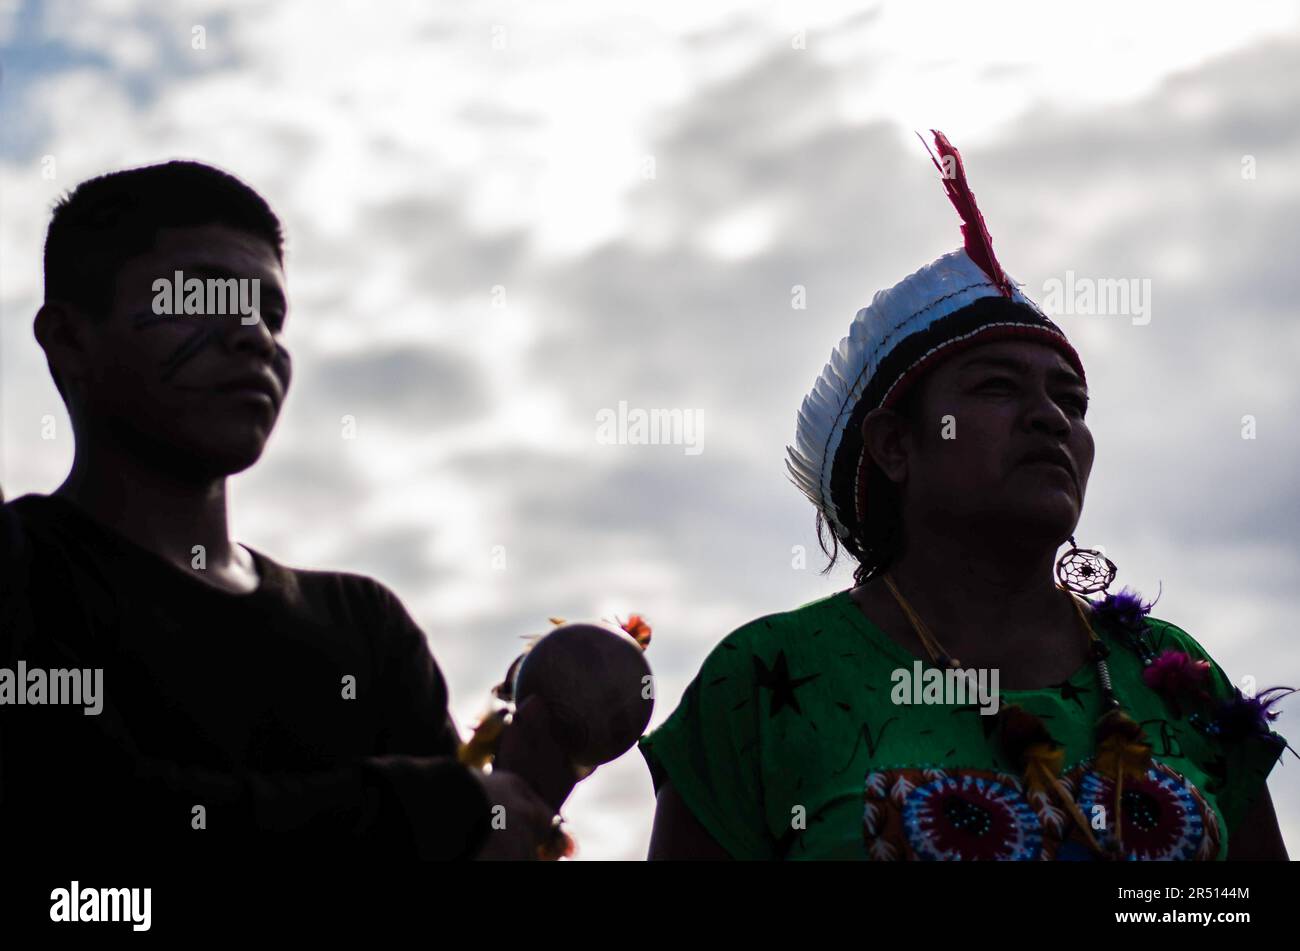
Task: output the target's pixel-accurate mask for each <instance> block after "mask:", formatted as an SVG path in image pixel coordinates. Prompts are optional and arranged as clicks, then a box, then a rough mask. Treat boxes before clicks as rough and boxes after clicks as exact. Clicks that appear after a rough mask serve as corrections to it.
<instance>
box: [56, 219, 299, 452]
mask: <svg viewBox="0 0 1300 951" xmlns="http://www.w3.org/2000/svg"><path fill="white" fill-rule="evenodd" d="M177 271H180V272H182V274H183V276H184V281H185V282H186V283H188V282H189V281H190V280H191V279H194V278H198V279H200V280H202V281H204V284H205V287H206V286H207V281H208V279H217V280H225V281H227V283H226V284H225V285H224V286H225V287H227V288H233V287H234V286H235V285H231V284H229V282H228V279H231V278H233V279H235V280H237V281H246V282H248V283H247V284H244V285H243V287H244V290H245V292H246V295H245V300H246V301H247V300H254V299H255V300H256V301H257V303H258V307H257V308H256V310H254V311H253V313H252V314H250V315H247V316H245V315H241V314H240V313H239V312H238V308H237V307H229V308H227V309H229V310H231V311H233V312H230V313H226V314H221V315H214V314H208V313H205V314H198V315H187V314H184V313H180V314H172V315H167V314H160V313H158V312H157V311H158V310H159V309H160V308H159V306H158V301H157V299H158V297H159V293H160V292H159V290H158V289H157V288H156V286H155V282H156V281H158V280H160V279H165V280H166V281H167V283H168V287H170V286H171V285H172V284H174V283H175V273H176V272H177ZM254 279H256V280H257V281H258V284H257V285H256V297H255V298H253V297H251V296H250V295H249V294H248V293H247V292H249V291H251V290H252V289H253V287H254V285H252V283H251V282H252V281H253V280H254ZM166 293H167V296H169V297H172V299H173V300H174V299H175V298H174V297H173V296H172V295H171V292H170V291H167V292H166ZM182 297H183V295H182ZM206 300H207V297H206V295H205V301H206ZM226 300H227V303H233V302H234V301H237V300H238V297H234V296H232V297H228V298H226ZM286 312H287V296H286V293H285V285H284V270H283V268H282V267H281V265H280V263H279V261H278V260H277V259H276V255H275V251H274V249H273V248H272V247H271V245H270V244H269V243H268V242H267V241H266V240H264V239H262V238H259V237H258V236H256V235H254V234H251V233H247V232H244V231H238V230H234V229H232V228H229V227H226V226H224V225H203V226H200V227H191V228H164V229H161V230H160V231H159V233H158V238H157V241H156V242H155V243H154V247H153V249H152V250H151V251H149V252H147V253H145V254H142V255H139V256H137V257H135V258H132V259H131V260H129V261H128V262H127V263H126V265H125V266H124V267H123V268H122V270H121V271H119V272H118V277H117V284H116V289H115V294H114V298H113V301H112V306H111V310H110V312H109V314H108V315H107V319H104V320H99V321H93V329H92V331H91V338H90V339H91V343H90V346H89V347H88V348H87V349H88V353H87V358H86V359H87V372H86V375H85V380H84V391H83V394H82V397H81V400H82V414H83V416H84V418H85V420H86V421H87V422H88V423H89V424H90V425H91V426H93V427H94V429H95V430H97V431H105V432H108V433H110V434H111V435H112V437H113V438H116V439H119V440H122V441H123V443H124V444H126V445H129V446H130V447H131V448H132V449H133V451H136V452H143V453H146V454H149V455H151V456H153V457H154V458H155V459H159V461H161V462H162V463H163V464H164V465H165V466H168V467H172V466H176V467H179V468H182V469H183V470H185V471H187V472H190V473H194V474H201V475H210V476H224V475H229V474H232V473H235V472H239V471H241V470H243V469H246V468H248V467H249V466H251V465H252V464H253V463H254V462H256V461H257V459H258V457H259V456H261V454H262V450H263V448H264V447H265V445H266V440H267V438H268V437H269V436H270V434H271V430H272V428H274V426H275V422H276V419H277V418H278V417H279V414H280V407H281V405H282V404H283V401H284V396H285V393H286V392H287V391H288V388H289V380H290V373H291V370H290V361H289V354H288V352H287V351H286V350H285V349H284V347H283V346H282V345H281V342H280V336H281V332H282V331H283V328H284V321H285V317H286ZM254 318H256V319H254ZM159 454H161V456H160V455H159Z"/></svg>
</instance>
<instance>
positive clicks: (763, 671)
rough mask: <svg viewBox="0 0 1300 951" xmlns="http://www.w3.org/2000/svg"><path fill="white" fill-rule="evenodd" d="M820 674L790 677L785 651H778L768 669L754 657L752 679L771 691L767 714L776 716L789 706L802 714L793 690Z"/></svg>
mask: <svg viewBox="0 0 1300 951" xmlns="http://www.w3.org/2000/svg"><path fill="white" fill-rule="evenodd" d="M820 676H821V674H811V675H809V676H807V677H796V678H793V679H791V677H790V665H789V662H788V661H787V660H786V658H785V651H778V652H777V655H776V662H775V663H774V664H772V667H771V668H770V669H769V668H768V666H767V665H766V664H764V663H763V661H762V659H761V658H759V657H755V658H754V679H755V681H757V683H758V685H759V686H760V687H765V688H767V689H768V690H770V691H772V704H771V708H770V710H769V714H768V715H769V716H776V715H777V714H778V713H780V712H781V710H782V709H783V708H785V707H789V708H790V709H792V710H793V711H794V712H795V713H797V714H799V716H803V709H802V708H801V707H800V706H799V699H798V698H797V697H796V696H795V695H794V692H795V690H797V689H798V688H800V687H802V686H803V685H804V684H806V683H809V682H810V681H813V680H816V679H817V678H818V677H820Z"/></svg>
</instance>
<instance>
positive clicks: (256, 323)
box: [224, 310, 275, 360]
mask: <svg viewBox="0 0 1300 951" xmlns="http://www.w3.org/2000/svg"><path fill="white" fill-rule="evenodd" d="M224 319H226V320H228V321H229V322H230V326H229V327H227V328H226V334H225V338H226V347H227V348H228V349H229V350H230V351H231V352H233V353H252V354H256V355H258V356H261V357H265V358H266V359H268V360H269V359H270V358H271V357H272V356H274V355H275V336H274V335H273V334H272V333H271V330H270V328H269V327H267V326H266V321H264V320H263V319H262V315H261V314H260V313H259V312H258V311H257V310H254V311H253V312H252V313H251V314H248V315H241V314H232V315H230V316H229V317H227V318H224Z"/></svg>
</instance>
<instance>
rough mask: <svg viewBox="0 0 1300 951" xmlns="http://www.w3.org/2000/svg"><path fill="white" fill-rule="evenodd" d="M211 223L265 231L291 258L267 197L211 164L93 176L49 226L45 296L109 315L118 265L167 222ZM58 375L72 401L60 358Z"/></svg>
mask: <svg viewBox="0 0 1300 951" xmlns="http://www.w3.org/2000/svg"><path fill="white" fill-rule="evenodd" d="M211 224H220V225H226V226H228V227H231V228H236V229H238V230H240V231H246V232H248V233H250V234H253V235H256V236H257V237H259V238H263V239H264V240H265V241H266V242H267V244H269V245H270V246H271V248H272V249H273V250H274V251H275V258H276V260H277V261H279V262H280V263H281V265H283V264H284V232H283V228H282V226H281V225H280V219H279V218H277V217H276V216H275V212H273V211H271V206H270V205H268V204H267V203H266V199H264V198H263V197H262V196H261V195H259V194H258V193H257V192H255V191H253V189H252V188H250V187H249V186H248V185H245V184H244V183H243V182H241V181H240V180H239V179H237V178H235V176H233V175H231V174H229V173H227V172H223V171H221V170H220V169H217V168H213V167H212V166H211V165H204V164H203V163H202V162H182V161H175V162H164V163H163V164H161V165H145V166H142V167H140V168H128V169H124V170H122V171H119V172H109V173H108V174H107V175H101V176H99V177H98V178H91V179H88V180H86V181H84V182H82V183H81V184H80V185H78V186H77V187H76V188H74V189H73V190H72V191H71V192H69V193H68V194H66V195H64V196H63V197H62V198H61V199H60V200H59V201H58V202H57V203H56V204H55V206H54V214H53V215H52V216H51V218H50V227H49V230H48V231H47V232H46V234H45V300H46V301H47V302H49V301H53V300H63V301H68V302H69V303H72V304H75V305H77V306H78V307H80V308H82V309H83V310H85V311H86V313H88V314H89V315H90V316H91V318H92V319H96V318H101V317H103V316H104V315H105V314H106V313H107V312H108V309H109V308H110V307H111V306H112V302H113V290H114V287H115V285H116V281H117V275H118V272H119V271H121V270H122V267H123V265H125V264H126V262H127V261H129V260H131V258H133V257H136V256H137V255H140V254H144V253H146V252H147V251H149V250H150V249H151V248H153V246H154V244H155V242H156V241H157V240H158V232H159V230H161V229H162V228H190V227H199V226H201V225H211ZM47 362H48V361H47ZM50 376H52V377H53V378H54V386H55V388H56V389H58V391H59V395H60V396H62V397H63V399H64V401H65V402H66V401H67V394H66V393H65V392H64V390H63V384H62V382H61V381H60V380H59V376H58V374H57V373H55V372H54V367H53V365H50Z"/></svg>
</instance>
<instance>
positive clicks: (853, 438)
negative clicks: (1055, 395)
mask: <svg viewBox="0 0 1300 951" xmlns="http://www.w3.org/2000/svg"><path fill="white" fill-rule="evenodd" d="M932 131H934V130H932ZM922 141H924V140H922ZM934 141H935V146H936V148H937V149H938V152H939V157H938V158H936V157H935V156H934V153H933V152H932V153H931V156H930V157H931V158H932V159H933V160H934V163H935V165H936V166H937V167H938V168H939V171H940V174H941V175H942V176H943V184H944V189H945V190H946V191H947V193H948V197H949V199H950V200H951V201H952V203H953V205H954V206H955V207H956V209H957V212H958V214H959V215H960V216H961V219H962V229H961V230H962V235H963V237H964V239H965V244H964V246H963V247H962V248H959V249H958V250H956V251H952V252H949V253H948V254H945V255H943V256H942V257H940V258H938V259H937V260H935V261H932V262H931V263H930V264H927V265H926V266H925V267H923V268H921V269H920V270H919V271H917V272H916V273H914V274H912V275H910V276H908V277H906V278H904V279H903V280H902V281H900V282H899V283H898V284H895V285H894V286H893V287H891V288H889V289H887V290H882V291H880V292H878V293H877V294H876V295H875V297H874V298H872V301H871V304H870V305H869V306H867V307H864V308H862V309H861V310H859V311H858V313H857V316H855V317H854V319H853V323H852V324H851V325H850V327H849V334H848V336H847V337H845V338H844V339H843V340H841V341H840V344H839V346H838V347H836V348H835V350H834V351H832V353H831V358H830V362H829V363H828V364H827V365H826V368H825V369H824V370H823V371H822V373H821V376H820V377H818V379H817V381H816V382H815V383H814V384H813V388H812V390H811V392H809V394H808V395H807V396H806V397H804V401H803V405H802V407H801V408H800V410H799V420H798V424H797V426H796V429H795V438H794V445H793V446H787V447H786V451H787V459H786V467H787V468H788V469H789V472H790V478H791V481H793V482H794V484H795V486H796V487H798V489H799V491H801V492H802V493H803V494H804V495H806V496H807V497H808V498H809V499H810V500H811V501H812V503H813V504H814V505H815V506H817V508H818V509H819V510H820V511H821V513H822V514H823V516H825V518H826V520H827V522H828V523H829V524H830V526H831V528H832V530H833V531H834V532H835V534H836V535H837V536H839V538H840V539H842V540H843V539H847V538H850V537H851V536H852V535H854V534H855V532H854V531H853V529H854V528H855V527H856V526H858V525H859V524H860V523H861V521H862V519H863V517H864V514H865V511H866V505H865V492H864V489H865V482H866V478H865V476H866V471H867V462H868V460H867V458H866V455H865V452H864V449H863V441H862V433H861V427H862V419H863V417H865V416H866V414H867V413H868V412H870V411H871V410H873V409H876V408H878V407H882V406H883V407H889V406H893V405H894V404H895V403H897V402H898V400H899V399H901V398H902V396H903V394H904V393H905V392H906V391H907V390H908V389H909V388H910V387H911V386H912V385H913V384H914V383H915V382H916V381H917V380H918V379H919V378H920V377H921V376H922V375H923V374H924V373H925V372H926V371H927V370H929V369H931V368H933V367H934V366H935V365H936V364H937V363H939V362H940V361H943V360H946V359H948V358H949V357H951V356H952V355H953V354H955V353H958V352H960V351H961V350H963V349H966V348H968V347H972V346H976V345H978V344H984V343H989V342H991V341H993V340H998V339H1007V338H1020V339H1027V340H1034V341H1038V342H1042V343H1047V344H1049V345H1051V346H1054V347H1056V348H1057V349H1058V350H1060V351H1061V353H1062V354H1063V355H1064V356H1065V357H1066V359H1067V360H1068V361H1069V362H1070V364H1071V365H1072V366H1073V367H1074V369H1075V370H1076V372H1078V373H1079V375H1080V377H1082V376H1083V364H1082V362H1081V361H1080V360H1079V356H1078V354H1077V353H1075V351H1074V348H1073V347H1072V346H1070V343H1069V341H1068V340H1066V338H1065V334H1064V333H1062V331H1061V329H1060V328H1059V327H1057V326H1056V324H1054V323H1053V322H1052V321H1051V320H1050V319H1048V317H1047V315H1046V314H1044V313H1043V312H1042V311H1041V310H1039V308H1038V305H1037V304H1035V303H1034V302H1033V301H1032V300H1030V299H1029V298H1028V297H1026V296H1025V295H1024V294H1023V293H1021V291H1020V289H1019V288H1018V287H1017V286H1016V284H1015V282H1014V281H1013V280H1012V279H1011V278H1010V276H1009V275H1007V273H1006V272H1005V271H1004V270H1003V269H1002V266H1001V265H1000V264H999V263H998V260H997V258H996V257H995V256H994V254H993V241H992V239H991V238H990V237H989V232H988V228H987V227H986V226H985V224H984V217H983V215H981V214H980V210H979V206H978V205H977V204H976V203H975V195H974V193H973V192H972V191H971V189H970V185H969V184H968V183H967V181H966V170H965V168H964V166H963V165H962V161H961V155H960V153H958V151H957V150H956V149H955V148H954V147H953V145H952V143H951V142H949V141H948V139H947V138H946V137H945V136H944V135H943V133H941V132H938V131H934ZM927 148H928V146H927Z"/></svg>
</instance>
